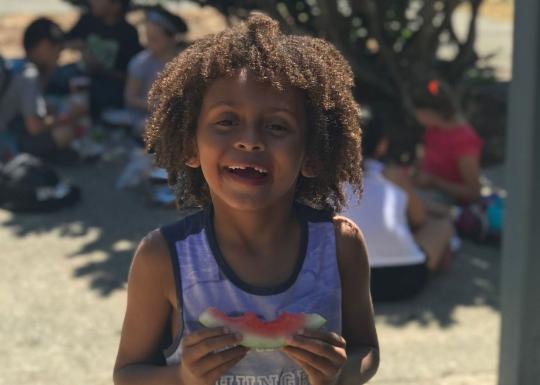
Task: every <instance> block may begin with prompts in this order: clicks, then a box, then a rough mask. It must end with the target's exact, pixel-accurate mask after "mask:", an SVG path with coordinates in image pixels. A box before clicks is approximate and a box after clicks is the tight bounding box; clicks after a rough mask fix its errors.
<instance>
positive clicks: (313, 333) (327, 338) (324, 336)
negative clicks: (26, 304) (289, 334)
mask: <svg viewBox="0 0 540 385" xmlns="http://www.w3.org/2000/svg"><path fill="white" fill-rule="evenodd" d="M299 334H300V335H301V336H304V337H308V338H314V339H317V340H321V341H324V342H327V343H329V344H331V345H334V346H338V347H340V348H345V347H347V341H345V338H343V337H342V336H340V335H339V334H337V333H334V332H327V331H324V330H312V329H305V330H303V331H302V332H301V333H299Z"/></svg>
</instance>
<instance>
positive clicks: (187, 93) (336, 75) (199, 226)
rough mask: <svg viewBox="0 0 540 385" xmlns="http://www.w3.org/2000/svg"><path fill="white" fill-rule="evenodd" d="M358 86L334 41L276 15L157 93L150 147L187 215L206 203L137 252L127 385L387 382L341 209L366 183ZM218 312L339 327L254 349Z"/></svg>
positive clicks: (125, 340) (193, 57)
mask: <svg viewBox="0 0 540 385" xmlns="http://www.w3.org/2000/svg"><path fill="white" fill-rule="evenodd" d="M352 85H353V75H352V71H351V69H350V67H349V65H348V64H347V62H346V61H345V59H344V58H343V57H342V56H341V55H340V54H339V52H338V51H337V50H336V49H335V48H334V47H333V46H331V45H330V44H329V43H327V42H325V41H324V40H322V39H314V38H312V37H308V36H287V35H284V34H283V33H282V32H281V31H280V30H279V24H278V22H277V21H275V20H273V19H271V18H269V17H268V16H265V15H262V14H252V15H251V16H250V17H249V18H248V19H247V20H246V21H245V22H242V23H239V24H237V25H235V26H233V27H232V28H229V29H227V30H225V31H223V32H221V33H219V34H215V35H210V36H207V37H205V38H203V39H201V40H199V41H197V42H195V43H194V44H193V45H191V46H190V48H188V49H186V50H184V51H183V52H182V53H180V54H179V55H178V56H177V57H176V59H174V60H173V61H172V62H171V63H170V64H169V65H168V66H167V67H166V69H165V70H164V71H163V73H162V74H161V75H160V77H159V78H158V80H157V81H156V82H155V83H154V85H153V87H152V89H151V91H150V98H151V99H152V100H155V101H156V104H155V106H154V108H152V110H151V115H150V120H149V124H148V125H147V131H146V133H145V139H146V144H147V147H148V148H149V149H154V150H155V152H156V161H157V163H158V165H159V166H160V167H163V168H165V169H166V170H167V173H168V176H169V181H170V183H171V185H175V186H176V188H175V193H176V194H177V201H178V204H179V206H180V207H182V208H187V207H193V206H194V205H195V206H199V207H201V208H202V210H199V211H197V212H195V213H192V214H191V215H188V216H186V217H184V218H183V219H181V220H179V221H178V222H176V223H174V224H172V225H168V226H165V227H163V228H161V229H160V230H156V231H153V232H151V233H150V234H149V235H148V236H147V237H145V239H144V240H143V241H142V242H141V244H140V246H139V247H138V249H137V251H136V254H135V256H134V259H133V264H132V266H131V271H130V274H129V279H128V293H127V296H128V299H127V308H126V313H125V318H124V325H123V328H122V334H121V339H120V346H119V350H118V356H117V360H116V364H115V369H114V382H115V384H116V385H121V384H122V385H128V384H142V383H147V384H151V383H152V384H162V385H166V384H171V385H173V384H208V385H213V384H215V383H216V381H218V380H219V383H227V384H231V385H240V384H245V383H247V382H249V383H253V384H262V383H264V384H266V383H279V384H284V383H287V384H291V385H300V384H302V385H307V384H311V385H326V384H335V383H337V382H338V381H339V382H340V383H356V384H363V383H365V382H367V381H368V380H369V379H370V378H371V377H372V376H373V375H374V374H375V371H376V370H377V366H378V362H379V358H378V357H379V356H378V343H377V336H376V332H375V325H374V320H373V308H372V304H371V297H370V293H369V265H368V260H367V255H366V248H365V244H364V240H363V237H362V234H361V232H360V230H358V228H357V227H356V225H355V224H354V223H352V222H351V221H350V220H348V219H346V218H344V217H339V216H336V215H335V213H336V212H338V211H339V210H340V209H341V207H342V205H343V203H345V202H344V197H343V190H342V185H343V184H344V183H350V184H351V185H352V186H354V188H355V190H357V191H358V190H359V189H360V188H361V168H360V166H361V164H360V156H361V155H360V130H359V128H358V127H359V108H358V105H357V104H356V102H355V101H354V98H353V96H352V92H351V88H352ZM208 307H216V308H218V309H219V310H221V311H222V312H224V313H226V314H228V315H234V314H238V313H245V312H253V313H255V314H259V315H260V316H261V317H263V318H264V319H266V320H273V319H275V318H276V317H278V316H279V315H280V314H282V313H283V312H285V311H287V312H290V313H298V312H305V313H318V314H320V315H322V316H323V317H324V318H326V319H327V323H326V324H325V327H324V329H319V330H304V331H303V332H301V333H299V334H294V335H293V336H291V337H290V338H289V339H288V340H287V343H286V346H284V347H282V348H281V349H278V350H270V351H256V350H249V349H247V348H245V347H243V346H241V345H239V343H240V340H241V337H239V335H237V334H235V333H233V332H231V331H230V330H227V329H224V328H203V327H202V325H201V324H200V323H199V322H198V317H199V315H200V314H201V313H202V312H203V311H204V310H206V309H207V308H208ZM345 346H346V348H347V349H345ZM164 347H167V349H166V350H162V349H163V348H164ZM347 356H348V357H347ZM163 361H165V362H166V366H163V364H162V362H163ZM347 377H349V378H348V379H347ZM342 381H343V382H342Z"/></svg>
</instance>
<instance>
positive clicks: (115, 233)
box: [1, 160, 180, 295]
mask: <svg viewBox="0 0 540 385" xmlns="http://www.w3.org/2000/svg"><path fill="white" fill-rule="evenodd" d="M122 163H123V162H121V161H118V160H117V161H114V162H110V163H97V164H92V165H83V166H78V167H73V168H63V169H61V170H60V173H61V175H63V176H65V177H66V178H68V179H69V180H71V181H73V182H74V183H75V184H76V185H78V186H80V187H81V188H82V202H80V203H79V204H77V205H76V206H74V207H71V208H67V209H64V210H62V211H59V212H56V213H50V214H46V215H34V214H32V215H13V216H11V218H9V219H8V220H7V221H5V222H4V223H2V224H1V225H2V226H3V227H4V228H9V229H10V231H12V232H13V233H14V235H15V236H17V237H19V238H21V241H20V242H24V238H25V237H26V236H27V235H34V234H40V233H48V232H52V231H57V232H58V233H59V236H60V239H59V242H62V238H81V245H80V249H79V250H77V251H76V252H74V253H72V254H71V255H67V256H66V257H67V258H80V259H86V260H88V259H89V257H88V256H89V254H91V253H95V252H100V253H104V254H105V258H104V259H102V260H99V261H95V260H94V259H92V260H89V261H88V262H87V263H86V264H84V265H83V266H82V267H79V268H77V269H76V270H75V271H74V272H73V275H74V276H75V277H90V278H91V288H92V289H94V290H97V291H99V292H100V293H101V294H102V295H108V294H110V293H111V292H112V291H113V290H116V289H120V288H123V287H124V284H125V283H126V281H127V274H128V270H129V265H130V262H131V258H132V255H133V252H134V250H135V247H136V245H137V243H138V242H139V241H140V239H141V238H142V237H144V235H145V234H147V233H148V232H149V231H151V230H152V229H155V228H157V227H159V226H160V225H162V224H166V223H169V222H172V221H174V220H175V219H176V218H178V217H179V215H180V214H179V213H178V212H177V211H175V210H172V209H163V208H155V207H150V206H148V205H147V204H146V203H145V196H144V195H143V194H142V193H141V191H135V190H131V191H120V190H116V189H115V188H114V183H115V181H116V178H117V176H118V175H119V173H120V171H121V168H122ZM90 232H92V233H96V234H97V237H95V239H93V240H90V241H89V240H88V239H87V238H88V237H86V235H88V234H89V233H90Z"/></svg>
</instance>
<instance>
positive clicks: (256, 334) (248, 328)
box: [199, 307, 326, 349]
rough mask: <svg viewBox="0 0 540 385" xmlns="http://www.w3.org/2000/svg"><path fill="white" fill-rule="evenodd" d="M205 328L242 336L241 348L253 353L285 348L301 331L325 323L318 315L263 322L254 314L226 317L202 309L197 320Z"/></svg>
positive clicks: (290, 315)
mask: <svg viewBox="0 0 540 385" xmlns="http://www.w3.org/2000/svg"><path fill="white" fill-rule="evenodd" d="M199 321H200V322H201V323H202V324H203V325H204V326H206V327H217V326H224V327H227V328H229V329H230V330H231V331H235V332H240V333H241V334H242V336H243V340H242V342H241V345H244V346H247V347H250V348H255V349H275V348H279V347H281V346H283V345H285V342H286V338H287V337H289V336H291V335H292V334H294V333H297V332H299V331H300V330H301V329H304V328H306V329H318V328H320V327H321V326H322V325H324V323H325V322H326V320H325V319H324V318H323V317H321V316H320V315H318V314H307V313H287V312H284V313H282V314H281V315H280V316H279V317H278V318H276V319H274V320H271V321H264V320H262V319H260V318H259V317H257V315H256V314H255V313H252V312H246V313H244V314H243V315H241V316H237V317H229V316H227V315H226V314H224V313H223V312H221V311H219V310H218V309H215V308H212V307H210V308H208V309H206V310H205V311H204V312H203V313H201V315H200V316H199Z"/></svg>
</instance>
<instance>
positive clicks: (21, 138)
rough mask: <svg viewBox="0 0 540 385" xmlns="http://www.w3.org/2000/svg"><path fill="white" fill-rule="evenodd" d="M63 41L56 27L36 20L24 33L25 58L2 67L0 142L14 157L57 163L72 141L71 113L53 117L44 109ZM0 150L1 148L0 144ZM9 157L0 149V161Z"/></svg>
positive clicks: (49, 22) (51, 22)
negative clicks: (8, 145) (26, 155)
mask: <svg viewBox="0 0 540 385" xmlns="http://www.w3.org/2000/svg"><path fill="white" fill-rule="evenodd" d="M63 37H64V34H63V32H62V30H61V29H60V27H59V26H58V25H57V24H56V23H54V22H53V21H51V20H49V19H47V18H38V19H36V20H34V21H33V22H32V23H30V25H29V26H28V27H27V28H26V30H25V32H24V38H23V45H24V49H25V52H26V58H25V59H23V60H12V61H10V62H9V63H8V64H7V65H6V66H5V69H4V71H3V73H4V80H3V82H2V83H3V86H2V93H1V94H2V95H1V97H0V134H1V136H2V138H0V142H2V141H4V143H5V142H6V141H8V140H9V141H10V142H11V143H12V144H13V146H11V147H15V148H12V151H13V152H14V153H16V152H17V151H19V152H26V153H30V154H32V155H35V156H38V157H42V158H46V159H58V156H60V155H61V154H65V153H66V151H67V149H68V148H69V145H70V143H71V141H72V140H73V139H74V137H75V136H74V132H73V129H72V127H71V123H72V122H71V120H72V118H73V116H71V113H68V112H66V113H64V114H62V115H60V114H53V113H52V111H49V110H48V109H47V106H46V103H45V97H44V88H45V86H46V85H47V83H48V81H49V79H50V76H51V75H52V74H53V73H54V71H55V69H56V67H57V61H58V57H59V55H60V51H61V50H62V42H63ZM0 147H2V148H5V146H1V143H0ZM11 155H14V154H11ZM11 155H9V156H11ZM9 156H8V155H6V154H5V153H3V151H2V149H0V158H8V157H9ZM4 160H6V159H4Z"/></svg>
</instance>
